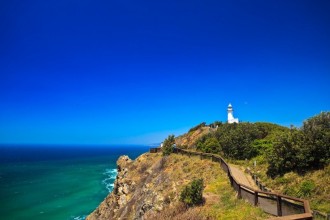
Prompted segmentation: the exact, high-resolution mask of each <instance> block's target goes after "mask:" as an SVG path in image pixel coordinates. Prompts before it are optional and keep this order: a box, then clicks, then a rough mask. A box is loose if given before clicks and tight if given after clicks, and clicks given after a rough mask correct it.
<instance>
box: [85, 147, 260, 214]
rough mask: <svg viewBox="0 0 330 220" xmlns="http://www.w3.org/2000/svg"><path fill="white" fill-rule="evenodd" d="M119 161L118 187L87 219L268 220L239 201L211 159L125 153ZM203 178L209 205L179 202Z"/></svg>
mask: <svg viewBox="0 0 330 220" xmlns="http://www.w3.org/2000/svg"><path fill="white" fill-rule="evenodd" d="M117 165H118V175H117V179H116V181H115V183H114V190H113V192H112V193H110V194H109V195H108V196H107V197H106V198H105V199H104V201H103V202H102V203H101V204H100V205H99V207H97V208H96V209H95V210H94V212H93V213H91V214H90V215H89V216H88V217H87V220H96V219H97V220H105V219H106V220H109V219H111V220H114V219H127V220H132V219H134V220H140V219H141V220H154V219H157V220H167V219H171V220H188V219H189V220H192V219H193V220H205V219H226V218H227V219H264V218H263V217H264V216H263V214H262V212H261V211H260V210H259V211H258V209H256V208H255V207H253V206H250V205H249V204H247V203H245V202H244V201H240V202H238V201H237V200H236V194H235V192H234V191H233V190H232V188H231V186H230V184H229V180H228V178H227V173H225V172H223V170H222V169H221V167H220V165H219V164H218V163H216V162H212V161H211V160H207V159H203V160H201V159H200V158H199V157H194V156H191V157H188V156H185V155H179V154H171V155H170V156H168V157H162V154H161V153H156V154H150V153H145V154H143V155H141V156H140V157H138V158H137V159H136V160H134V161H133V160H131V159H129V158H128V157H127V156H122V157H120V158H119V159H118V161H117ZM197 178H202V179H204V186H205V189H204V193H203V197H204V199H205V204H204V205H203V206H198V207H194V208H189V209H186V208H185V207H183V206H182V204H181V203H180V202H179V198H180V193H181V191H182V190H183V188H184V187H185V186H186V185H187V184H189V183H190V182H191V181H192V180H193V179H197ZM219 207H221V208H219ZM242 210H245V211H244V213H241V211H242ZM237 213H240V214H239V215H240V217H236V215H237ZM233 216H235V217H233Z"/></svg>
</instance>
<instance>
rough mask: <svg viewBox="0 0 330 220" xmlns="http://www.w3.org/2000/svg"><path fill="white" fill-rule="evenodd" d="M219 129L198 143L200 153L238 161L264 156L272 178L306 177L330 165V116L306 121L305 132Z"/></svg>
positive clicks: (252, 126)
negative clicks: (308, 172)
mask: <svg viewBox="0 0 330 220" xmlns="http://www.w3.org/2000/svg"><path fill="white" fill-rule="evenodd" d="M217 125H218V128H217V130H216V131H215V132H213V133H208V134H206V135H204V136H202V137H201V138H199V139H198V140H197V142H196V147H197V150H200V151H202V152H207V153H217V154H222V155H224V156H225V157H227V158H230V159H235V160H244V159H251V158H254V157H256V156H263V157H265V158H266V160H267V161H268V164H269V166H268V170H267V174H268V176H270V177H272V178H274V177H276V176H281V175H284V174H285V173H287V172H291V171H294V172H297V173H300V174H303V173H305V172H307V171H308V170H314V169H320V168H324V166H326V165H327V164H329V162H330V112H322V113H321V114H319V115H317V116H314V117H312V118H310V119H308V120H306V121H305V122H304V125H303V126H302V128H290V129H289V128H286V127H282V126H279V125H275V124H271V123H240V124H236V123H234V124H221V123H219V124H217Z"/></svg>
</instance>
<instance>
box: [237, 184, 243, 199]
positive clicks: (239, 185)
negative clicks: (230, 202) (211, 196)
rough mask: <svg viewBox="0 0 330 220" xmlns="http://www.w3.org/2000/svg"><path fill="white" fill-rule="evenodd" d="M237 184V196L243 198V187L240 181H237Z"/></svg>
mask: <svg viewBox="0 0 330 220" xmlns="http://www.w3.org/2000/svg"><path fill="white" fill-rule="evenodd" d="M237 185H238V192H237V197H238V198H239V199H241V198H242V188H241V184H238V183H237Z"/></svg>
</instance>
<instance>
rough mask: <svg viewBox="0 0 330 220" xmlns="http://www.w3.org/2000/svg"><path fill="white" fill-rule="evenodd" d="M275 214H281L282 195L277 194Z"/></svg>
mask: <svg viewBox="0 0 330 220" xmlns="http://www.w3.org/2000/svg"><path fill="white" fill-rule="evenodd" d="M277 216H282V197H281V196H279V195H277Z"/></svg>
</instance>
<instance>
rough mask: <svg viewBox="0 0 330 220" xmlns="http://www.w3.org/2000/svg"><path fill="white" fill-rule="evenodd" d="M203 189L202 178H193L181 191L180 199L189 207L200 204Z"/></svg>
mask: <svg viewBox="0 0 330 220" xmlns="http://www.w3.org/2000/svg"><path fill="white" fill-rule="evenodd" d="M203 190H204V186H203V179H196V180H193V181H192V182H191V183H190V184H189V185H187V186H185V188H184V189H183V191H182V192H181V195H180V201H181V202H183V203H184V204H185V205H186V206H189V207H191V206H194V205H200V204H202V203H203Z"/></svg>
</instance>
